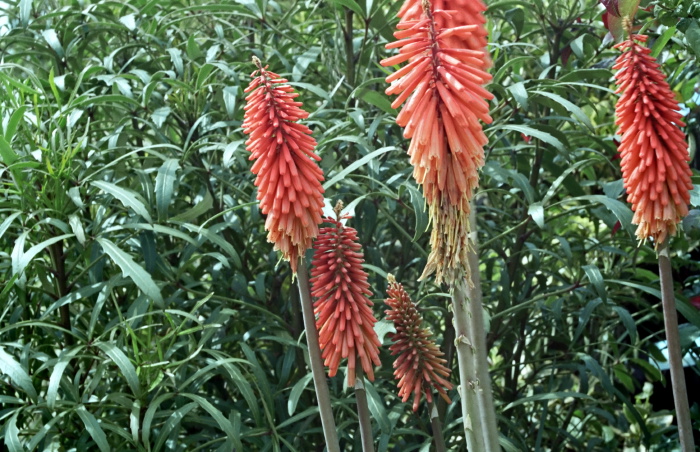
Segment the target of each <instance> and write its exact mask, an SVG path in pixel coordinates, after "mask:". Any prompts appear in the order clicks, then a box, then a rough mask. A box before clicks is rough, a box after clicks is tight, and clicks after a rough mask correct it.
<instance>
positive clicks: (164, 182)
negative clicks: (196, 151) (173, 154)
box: [155, 159, 180, 219]
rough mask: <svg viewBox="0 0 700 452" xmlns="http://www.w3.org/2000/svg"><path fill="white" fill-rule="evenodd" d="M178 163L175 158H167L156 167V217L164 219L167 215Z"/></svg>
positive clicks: (178, 166) (178, 167)
mask: <svg viewBox="0 0 700 452" xmlns="http://www.w3.org/2000/svg"><path fill="white" fill-rule="evenodd" d="M179 169H180V163H179V161H178V160H177V159H168V160H166V161H165V162H163V165H161V167H160V168H158V174H157V175H156V187H155V189H156V209H157V210H158V218H159V219H165V218H167V216H168V206H169V205H170V201H171V200H172V197H173V187H174V185H175V180H176V174H177V170H179Z"/></svg>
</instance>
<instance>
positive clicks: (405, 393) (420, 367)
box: [384, 274, 452, 411]
mask: <svg viewBox="0 0 700 452" xmlns="http://www.w3.org/2000/svg"><path fill="white" fill-rule="evenodd" d="M388 280H389V287H388V288H387V290H386V293H387V295H389V298H387V299H386V300H384V302H385V303H386V304H387V305H388V306H389V307H390V308H391V309H389V310H387V311H386V314H387V319H388V320H391V321H393V322H394V326H395V327H396V333H395V334H394V335H393V336H392V338H391V340H392V342H393V343H394V344H393V345H392V346H391V347H390V348H389V350H391V354H392V355H398V356H397V357H396V360H395V361H394V369H395V370H394V377H396V379H398V380H399V383H398V387H399V397H401V398H402V399H403V401H404V402H406V401H407V400H408V399H409V397H411V394H413V411H417V410H418V403H419V402H420V396H421V393H422V392H423V391H425V398H426V399H427V400H428V402H432V401H433V395H432V392H431V388H435V389H436V390H437V391H438V393H440V395H441V396H442V398H443V399H445V401H446V402H447V403H450V398H449V397H448V396H447V392H445V390H450V389H452V384H451V383H450V382H449V381H447V379H449V377H450V370H449V369H448V368H447V367H445V363H446V362H447V361H445V360H444V359H443V358H441V356H443V355H444V353H442V352H441V351H440V349H439V348H438V347H437V345H435V342H434V341H433V340H432V338H431V337H432V332H431V331H430V329H429V328H421V324H422V322H423V318H422V317H421V315H420V313H419V312H418V310H417V309H416V305H415V304H414V303H413V302H412V301H411V297H409V296H408V293H406V291H405V290H404V288H403V285H402V284H399V283H397V282H396V279H394V276H393V275H391V274H390V275H389V277H388Z"/></svg>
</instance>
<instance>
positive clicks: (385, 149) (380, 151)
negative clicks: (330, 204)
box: [323, 146, 398, 190]
mask: <svg viewBox="0 0 700 452" xmlns="http://www.w3.org/2000/svg"><path fill="white" fill-rule="evenodd" d="M395 150H398V148H396V147H394V146H387V147H383V148H380V149H377V150H376V151H374V152H371V153H369V154H367V155H365V156H364V157H362V158H361V159H359V160H356V161H354V162H352V163H351V164H350V165H348V166H346V167H345V168H343V170H342V171H340V172H339V173H338V174H336V175H335V176H333V177H332V178H331V179H330V180H327V181H326V183H325V184H323V189H324V190H328V189H329V188H330V187H332V186H333V185H334V184H336V183H338V182H340V181H341V180H343V179H344V178H345V177H346V176H347V175H349V174H350V173H352V172H353V171H355V170H356V169H358V168H360V167H361V166H363V165H366V164H367V163H369V162H370V161H372V160H373V159H375V158H377V157H379V156H380V155H382V154H385V153H387V152H389V151H395Z"/></svg>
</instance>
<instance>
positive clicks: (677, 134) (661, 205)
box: [613, 35, 693, 246]
mask: <svg viewBox="0 0 700 452" xmlns="http://www.w3.org/2000/svg"><path fill="white" fill-rule="evenodd" d="M646 40H647V37H646V36H645V35H632V36H631V37H630V39H628V40H626V41H624V42H622V43H620V44H617V45H616V46H615V47H616V48H618V49H620V50H622V51H623V53H622V55H620V56H619V57H618V59H617V61H616V63H615V65H614V66H613V68H614V69H616V70H617V71H618V72H617V74H616V75H615V79H616V81H617V85H618V89H617V93H621V96H620V98H619V100H618V102H617V105H616V107H615V115H616V117H617V119H616V124H617V125H618V126H619V127H620V134H621V135H622V139H621V142H620V145H619V147H618V150H619V151H620V156H621V163H620V166H621V168H622V178H623V181H624V186H625V189H626V191H627V201H628V202H629V203H630V204H632V210H633V211H634V212H635V213H634V217H633V219H632V222H633V223H634V224H636V225H638V227H637V238H638V239H639V240H646V239H648V238H653V239H654V243H655V246H658V245H659V244H661V243H663V241H664V240H665V239H666V237H668V236H669V235H674V234H675V233H676V225H677V224H678V222H680V220H681V218H682V217H684V216H685V215H687V214H688V203H689V202H690V191H691V190H692V189H693V184H692V182H691V180H690V176H691V175H692V171H691V170H690V166H689V164H688V161H689V159H690V157H689V155H688V142H687V141H686V137H685V134H684V133H683V131H682V130H681V129H680V127H683V126H685V124H684V123H683V121H682V120H681V115H680V113H679V111H678V110H679V108H678V103H677V102H676V99H675V95H674V94H673V91H671V89H670V87H669V85H668V82H667V81H666V76H665V75H664V74H663V72H661V71H660V70H659V64H658V63H657V62H656V59H655V58H654V57H652V56H651V55H650V53H651V49H649V48H647V47H644V46H642V45H641V44H640V43H644V42H646Z"/></svg>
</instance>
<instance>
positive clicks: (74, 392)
mask: <svg viewBox="0 0 700 452" xmlns="http://www.w3.org/2000/svg"><path fill="white" fill-rule="evenodd" d="M398 7H399V3H398V2H393V1H378V2H372V1H365V0H357V1H355V0H342V1H341V0H334V1H331V2H299V1H278V2H275V1H267V0H257V1H243V0H237V1H236V2H220V3H217V2H214V1H211V2H204V3H202V4H199V3H198V2H186V1H174V0H173V1H171V0H164V1H158V2H156V1H143V0H133V1H129V2H94V3H91V2H86V1H81V2H76V1H56V2H49V1H46V2H39V1H34V2H33V1H32V0H21V1H19V2H9V3H8V4H7V5H6V7H5V11H4V14H6V15H7V18H8V22H7V24H6V25H5V28H4V32H3V33H4V34H3V35H2V37H1V38H0V48H1V49H2V58H3V60H2V61H3V62H2V64H1V65H0V86H1V91H0V92H1V96H0V114H1V115H2V130H1V133H0V181H1V182H2V192H1V197H0V281H1V282H2V283H4V284H3V285H2V286H1V287H0V308H1V309H0V373H1V374H2V378H1V379H0V402H2V403H1V406H0V419H2V425H3V427H2V430H0V436H3V440H4V444H5V447H7V449H8V450H11V451H20V450H27V449H28V450H69V449H70V448H75V450H97V449H99V450H102V451H109V450H154V451H155V450H221V451H230V450H298V451H307V450H322V445H323V436H322V435H321V429H320V423H319V421H318V409H317V408H316V407H315V404H314V394H313V385H312V384H310V381H311V375H310V373H309V372H308V370H307V365H306V359H307V358H306V353H305V344H306V342H305V340H304V338H303V334H302V333H303V327H302V321H301V314H300V311H299V307H298V295H297V293H296V289H295V285H294V284H293V281H292V277H291V273H290V269H289V266H288V265H287V264H286V263H281V262H279V261H278V256H277V254H276V253H274V252H273V251H272V246H271V245H270V244H269V243H267V242H266V233H265V231H264V229H263V224H264V219H263V218H262V216H261V214H260V213H259V211H258V207H257V202H256V201H255V187H254V186H253V176H252V175H251V174H250V172H249V165H250V164H249V162H248V160H247V157H248V154H247V152H246V151H245V146H244V136H243V133H242V131H241V128H240V125H241V121H242V118H243V111H242V105H243V103H244V96H245V94H244V93H243V89H244V88H245V86H247V84H248V80H249V79H248V74H249V73H250V72H251V71H252V70H253V69H254V66H253V65H252V63H251V62H250V59H251V56H252V55H256V56H258V57H259V58H260V59H261V60H262V61H263V62H265V63H267V64H269V65H270V67H271V69H272V70H274V71H275V72H278V73H281V74H285V76H287V77H288V78H289V80H290V82H291V83H292V85H293V86H294V87H295V88H296V89H297V90H298V91H299V92H300V93H301V96H300V100H302V101H303V102H304V104H305V108H306V110H308V111H309V112H311V116H310V117H309V119H308V120H307V121H306V124H307V125H309V127H311V128H312V129H313V130H314V136H315V138H316V139H317V140H318V142H319V145H318V153H319V154H320V155H321V156H322V157H323V161H322V162H321V166H322V168H323V169H324V172H325V174H326V179H327V182H326V183H325V188H326V196H327V198H329V199H330V200H332V201H335V200H339V199H341V200H343V201H344V202H345V203H346V204H349V208H350V209H351V210H352V211H354V214H355V218H354V219H353V220H351V224H352V225H353V226H354V227H355V228H356V229H357V230H358V232H359V237H360V238H361V240H362V242H363V247H364V252H365V259H366V266H365V267H366V269H367V270H368V272H369V273H370V282H371V283H372V286H373V288H374V291H375V295H374V297H375V301H376V303H375V314H376V315H377V316H380V317H382V316H383V311H384V309H386V306H385V305H383V303H382V299H383V297H384V289H385V288H386V284H387V283H386V279H385V278H386V274H387V273H388V272H391V273H393V274H394V275H396V278H397V280H399V281H401V282H403V283H404V285H405V286H406V288H407V289H408V290H409V291H410V292H411V293H412V295H413V297H414V298H415V299H416V300H420V307H421V308H422V309H423V313H424V315H425V317H426V321H427V323H429V324H430V325H431V328H432V329H433V331H435V332H436V333H437V337H438V338H441V344H442V348H443V350H444V351H445V352H446V354H447V357H448V359H449V362H450V365H451V366H452V367H453V368H456V365H455V364H454V355H455V353H454V331H453V330H452V328H451V321H450V316H449V314H448V313H449V309H448V301H449V299H448V298H447V297H446V294H445V293H444V291H443V290H442V289H441V288H440V287H437V286H433V285H431V284H428V283H426V282H418V281H417V278H418V276H419V275H420V273H421V272H422V269H423V266H424V265H425V260H426V257H427V251H426V248H427V235H428V234H426V233H425V231H426V228H427V226H428V220H427V215H426V213H425V212H424V209H423V204H424V201H423V198H422V196H421V194H420V191H419V190H418V189H417V187H416V185H415V183H414V181H413V179H412V178H411V168H410V166H409V164H408V161H407V158H406V156H405V149H406V146H407V144H406V142H405V140H403V139H402V136H401V131H400V129H399V128H398V127H397V126H396V125H395V124H394V121H393V119H394V117H395V115H396V111H395V110H393V109H391V107H390V104H389V99H388V97H387V96H385V95H384V94H383V90H384V89H385V87H386V84H385V83H384V80H383V78H384V77H385V76H386V74H387V73H388V72H386V71H385V70H384V69H383V68H381V67H380V66H379V65H378V61H379V60H380V59H381V58H382V57H385V56H387V55H389V54H390V53H389V52H388V51H386V50H385V49H384V44H386V42H387V41H389V40H392V39H393V38H392V35H391V32H392V30H393V24H394V23H395V22H394V16H395V14H396V11H397V10H398ZM601 12H602V7H599V6H597V4H596V2H594V1H592V0H586V1H578V0H565V1H554V0H551V1H545V0H533V1H518V0H514V1H499V2H489V10H488V13H487V16H488V19H489V23H488V27H489V29H490V42H491V43H492V44H491V46H492V47H491V48H492V57H493V69H492V74H493V77H494V79H493V83H492V84H491V85H489V90H490V91H492V92H493V93H494V94H495V96H496V98H495V99H494V101H493V102H492V104H491V106H492V115H493V117H494V123H493V124H492V125H490V126H488V127H487V129H486V131H487V134H488V136H489V138H490V143H489V145H488V146H487V148H486V159H487V163H486V166H485V168H484V169H483V171H482V179H481V185H482V187H481V189H480V191H479V193H478V195H477V199H476V203H477V206H478V212H477V213H478V233H479V241H480V242H481V245H480V247H481V268H480V270H481V274H482V278H483V280H482V284H483V290H484V300H485V303H486V305H487V306H486V307H487V317H488V319H489V333H488V341H489V345H490V358H491V360H492V376H493V386H494V391H495V398H496V403H497V411H498V413H499V422H500V427H501V433H502V435H503V438H504V446H506V447H508V448H509V450H545V449H547V450H565V449H567V450H622V448H623V447H628V448H632V449H634V450H641V449H640V448H641V447H646V448H653V449H654V450H671V448H672V446H673V444H674V443H675V442H676V441H677V440H676V433H675V427H674V426H673V425H671V423H670V418H669V416H668V412H665V411H659V410H655V409H654V408H653V407H652V406H651V405H650V403H649V401H648V400H649V396H650V389H649V386H644V387H642V384H641V383H642V382H643V381H648V382H651V383H654V382H659V381H660V380H661V379H662V375H661V373H660V372H659V371H658V370H657V368H656V367H654V366H653V365H651V364H649V362H648V360H647V359H648V355H649V354H651V355H658V351H656V350H655V348H654V343H655V342H656V341H657V340H659V339H661V336H660V335H659V333H660V332H661V330H662V325H661V323H660V318H661V317H660V310H659V302H658V291H657V289H655V288H654V287H655V285H656V281H657V279H658V278H657V276H656V271H655V267H654V265H655V254H654V251H653V249H652V248H651V247H650V246H647V245H642V246H638V245H637V243H636V240H635V239H634V237H633V226H631V225H630V219H631V211H630V210H629V208H628V207H627V205H626V204H625V203H624V197H623V196H622V183H621V180H620V177H621V176H620V171H619V165H617V164H616V162H615V155H616V145H615V143H614V134H615V131H616V129H615V126H614V123H613V113H614V103H615V95H614V93H613V92H612V89H611V87H612V85H611V76H612V72H611V70H610V66H611V64H612V60H613V59H614V57H616V55H617V52H616V51H614V50H611V46H610V44H611V42H610V40H609V39H607V38H606V37H605V36H606V30H605V29H604V28H603V24H602V21H601ZM642 18H646V19H648V21H647V22H646V23H647V24H649V25H648V29H647V33H649V34H650V35H651V36H652V37H653V38H654V44H653V49H654V53H655V54H657V55H660V56H661V59H662V61H663V62H664V69H665V71H666V72H667V74H668V75H669V80H670V83H671V86H672V88H673V89H674V90H675V91H676V92H677V93H678V96H679V100H680V101H681V102H683V103H685V105H686V106H687V108H688V113H687V122H688V128H687V131H688V135H689V137H690V138H689V139H690V140H691V149H693V150H694V149H695V144H694V143H696V140H697V138H698V137H700V124H699V122H698V107H697V97H694V96H696V90H697V88H696V87H697V86H698V85H697V84H698V83H699V80H698V77H699V74H700V69H699V68H698V65H697V55H698V53H700V28H699V27H700V8H698V7H697V5H696V4H695V3H694V2H692V1H690V0H685V1H680V0H677V1H664V2H661V1H660V2H654V3H653V4H652V7H651V8H650V9H649V11H648V12H645V13H644V15H643V16H642ZM679 19H680V22H678V20H679ZM692 202H693V203H695V204H700V198H698V197H697V194H694V197H693V200H692ZM697 218H698V216H697V211H695V212H693V213H692V214H691V216H690V217H689V218H688V220H687V221H686V222H685V224H684V231H682V232H681V234H680V236H679V237H677V238H676V239H675V240H674V241H673V250H674V251H675V253H676V254H677V255H678V258H677V259H676V261H675V262H676V265H677V269H676V270H677V273H676V277H677V295H678V301H679V303H680V304H679V311H680V312H681V314H683V315H684V316H685V318H686V319H687V321H688V322H689V323H690V325H689V326H688V328H686V329H685V332H686V333H687V334H686V335H685V339H686V344H690V343H691V342H692V341H693V340H694V339H695V338H696V337H698V335H699V334H700V332H699V330H698V328H699V327H700V314H699V313H698V312H697V310H695V308H694V307H693V306H692V305H691V304H690V303H688V301H687V297H688V296H691V295H695V294H696V293H697V291H698V284H700V279H699V278H698V277H697V269H698V264H697V262H696V260H697V256H698V254H697V253H698V245H699V244H700V234H698V231H697V228H698V225H697ZM377 330H378V332H379V334H380V339H383V340H384V341H385V343H388V339H387V337H386V336H385V335H386V333H387V332H389V331H390V327H389V324H388V322H386V321H380V322H379V323H378V326H377ZM382 362H383V366H381V368H379V369H377V378H376V381H375V382H374V384H373V385H369V386H368V395H369V399H370V410H371V413H372V415H373V429H374V432H375V435H376V438H377V443H376V445H377V448H378V450H380V451H386V450H406V451H408V450H427V448H428V447H429V446H430V442H431V436H430V428H429V419H428V417H427V413H426V412H425V410H424V408H422V409H421V410H419V412H418V414H413V413H412V412H411V410H410V404H403V403H401V402H400V400H399V399H398V398H397V395H396V388H395V382H394V381H393V377H392V368H391V364H390V363H391V358H390V357H389V353H388V351H387V349H386V348H385V349H384V350H383V351H382ZM341 370H342V369H341ZM695 371H696V372H697V371H699V369H698V368H696V369H695ZM341 373H342V372H341ZM329 382H330V386H331V393H332V394H333V395H334V411H335V415H336V422H337V424H338V430H339V435H340V437H341V442H342V444H341V445H342V446H343V447H345V449H346V450H352V449H353V448H356V450H359V435H358V434H357V433H356V431H357V427H356V425H357V422H356V421H357V419H356V417H357V415H356V413H355V409H354V402H353V400H352V398H351V397H349V396H348V394H349V393H348V392H347V390H346V388H344V387H343V384H344V378H343V375H339V376H337V377H335V378H333V379H330V380H329ZM654 387H655V388H656V389H655V390H659V388H660V386H654ZM450 395H451V397H452V399H453V402H452V404H450V405H446V404H444V403H441V404H439V409H440V411H441V412H442V413H443V415H444V419H443V422H444V426H445V437H446V439H447V442H448V447H449V448H450V449H451V450H463V448H464V441H463V433H462V431H461V425H462V423H461V420H460V419H461V410H460V408H459V403H458V402H457V401H456V400H457V399H458V398H459V395H458V393H457V391H456V390H453V391H451V392H450ZM691 402H692V401H691ZM698 408H699V407H698V405H697V404H696V405H695V415H696V426H697V425H700V415H699V414H698V411H697V410H698ZM460 448H461V449H460Z"/></svg>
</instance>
